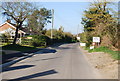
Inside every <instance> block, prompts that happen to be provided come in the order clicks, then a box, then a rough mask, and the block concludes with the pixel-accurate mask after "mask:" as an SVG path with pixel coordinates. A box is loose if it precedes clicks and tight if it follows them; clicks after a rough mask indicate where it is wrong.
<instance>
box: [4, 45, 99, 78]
mask: <svg viewBox="0 0 120 81" xmlns="http://www.w3.org/2000/svg"><path fill="white" fill-rule="evenodd" d="M52 49H55V50H56V52H55V53H52V52H51V53H47V52H45V53H42V54H41V53H40V52H37V53H36V54H35V55H34V56H32V57H29V58H27V59H25V60H22V61H20V62H18V63H16V64H14V65H12V66H11V67H9V68H8V69H6V70H5V71H4V72H3V73H2V76H3V79H14V80H27V79H100V78H101V76H100V74H99V73H98V72H97V71H96V70H95V69H94V68H92V67H91V65H90V64H89V62H88V61H87V60H86V57H85V56H84V54H83V53H82V52H81V50H80V47H79V46H78V43H72V44H63V45H60V46H56V47H53V48H52Z"/></svg>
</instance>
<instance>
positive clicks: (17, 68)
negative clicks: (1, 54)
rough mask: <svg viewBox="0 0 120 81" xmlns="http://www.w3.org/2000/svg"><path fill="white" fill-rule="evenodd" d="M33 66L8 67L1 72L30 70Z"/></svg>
mask: <svg viewBox="0 0 120 81" xmlns="http://www.w3.org/2000/svg"><path fill="white" fill-rule="evenodd" d="M33 66H35V65H21V66H15V67H9V68H7V69H5V70H3V72H6V71H11V70H19V69H25V68H30V67H33Z"/></svg>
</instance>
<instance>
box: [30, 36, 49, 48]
mask: <svg viewBox="0 0 120 81" xmlns="http://www.w3.org/2000/svg"><path fill="white" fill-rule="evenodd" d="M31 37H32V41H31V43H30V44H31V45H32V46H34V47H40V46H47V45H49V44H51V40H50V38H49V37H47V36H45V35H32V36H31Z"/></svg>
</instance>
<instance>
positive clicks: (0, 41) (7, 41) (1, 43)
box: [0, 39, 46, 46]
mask: <svg viewBox="0 0 120 81" xmlns="http://www.w3.org/2000/svg"><path fill="white" fill-rule="evenodd" d="M31 42H32V39H17V41H16V43H17V44H20V45H31ZM39 42H40V41H39ZM12 43H13V39H0V46H4V45H8V44H12ZM34 44H35V43H34ZM39 46H46V42H43V41H41V42H40V43H39Z"/></svg>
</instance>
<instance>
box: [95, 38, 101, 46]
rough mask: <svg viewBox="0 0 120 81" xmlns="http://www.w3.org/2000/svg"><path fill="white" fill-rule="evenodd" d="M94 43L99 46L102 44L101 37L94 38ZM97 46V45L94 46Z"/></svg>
mask: <svg viewBox="0 0 120 81" xmlns="http://www.w3.org/2000/svg"><path fill="white" fill-rule="evenodd" d="M93 43H97V44H98V46H99V43H100V37H93ZM94 45H95V44H94Z"/></svg>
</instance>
